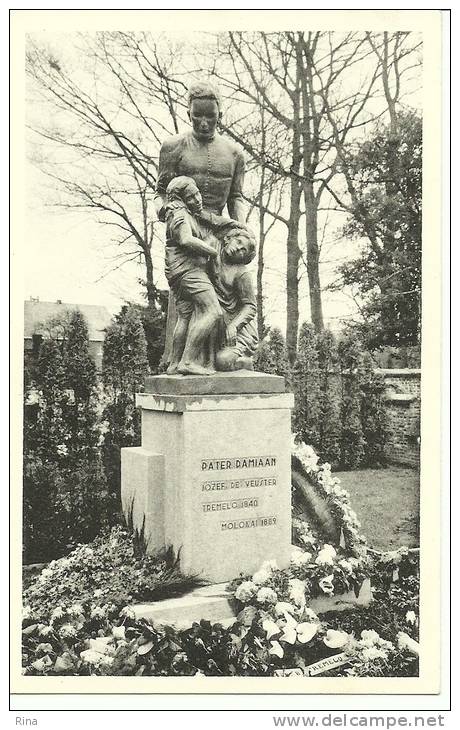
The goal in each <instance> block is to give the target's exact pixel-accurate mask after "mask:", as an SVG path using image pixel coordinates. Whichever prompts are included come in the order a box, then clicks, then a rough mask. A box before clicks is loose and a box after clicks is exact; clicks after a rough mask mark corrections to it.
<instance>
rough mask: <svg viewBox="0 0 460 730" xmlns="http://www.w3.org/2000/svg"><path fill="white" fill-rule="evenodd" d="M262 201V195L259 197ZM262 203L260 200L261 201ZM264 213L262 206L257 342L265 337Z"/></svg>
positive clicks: (258, 264) (258, 260)
mask: <svg viewBox="0 0 460 730" xmlns="http://www.w3.org/2000/svg"><path fill="white" fill-rule="evenodd" d="M260 198H261V199H262V194H261V195H260ZM261 203H262V200H261ZM264 218H265V215H264V212H263V209H262V204H261V206H260V208H259V250H258V252H257V294H256V298H257V299H256V301H257V334H258V336H259V340H262V339H263V337H264V335H265V317H264V292H263V274H264V243H265V231H264Z"/></svg>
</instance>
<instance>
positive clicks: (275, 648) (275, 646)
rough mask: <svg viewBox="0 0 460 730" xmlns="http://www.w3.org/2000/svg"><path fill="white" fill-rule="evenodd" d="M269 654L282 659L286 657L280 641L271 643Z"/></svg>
mask: <svg viewBox="0 0 460 730" xmlns="http://www.w3.org/2000/svg"><path fill="white" fill-rule="evenodd" d="M268 653H269V654H273V655H274V656H278V657H279V658H280V659H282V658H283V656H284V649H283V647H282V646H281V644H280V643H279V641H272V642H270V649H269V650H268Z"/></svg>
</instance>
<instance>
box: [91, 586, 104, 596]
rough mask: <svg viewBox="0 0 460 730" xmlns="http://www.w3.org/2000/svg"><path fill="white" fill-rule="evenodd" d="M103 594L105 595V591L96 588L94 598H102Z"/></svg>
mask: <svg viewBox="0 0 460 730" xmlns="http://www.w3.org/2000/svg"><path fill="white" fill-rule="evenodd" d="M102 593H103V591H102V589H101V588H96V590H95V591H94V593H93V596H94V598H99V597H100V596H102Z"/></svg>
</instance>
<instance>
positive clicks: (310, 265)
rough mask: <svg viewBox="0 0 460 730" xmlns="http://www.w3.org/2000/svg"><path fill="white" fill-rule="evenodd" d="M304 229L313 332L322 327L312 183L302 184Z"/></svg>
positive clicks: (316, 230) (316, 217)
mask: <svg viewBox="0 0 460 730" xmlns="http://www.w3.org/2000/svg"><path fill="white" fill-rule="evenodd" d="M304 199H305V229H306V237H307V274H308V287H309V292H310V311H311V321H312V323H313V326H314V328H315V332H322V330H323V329H324V322H323V306H322V302H321V282H320V278H319V247H318V211H317V207H316V198H315V193H314V190H313V184H312V183H311V182H309V181H307V182H306V183H305V184H304Z"/></svg>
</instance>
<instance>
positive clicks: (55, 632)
mask: <svg viewBox="0 0 460 730" xmlns="http://www.w3.org/2000/svg"><path fill="white" fill-rule="evenodd" d="M292 569H293V570H296V569H297V566H295V565H294V566H292ZM396 569H397V570H398V572H399V573H400V575H399V576H398V577H397V578H396V576H395V571H396ZM267 574H268V575H269V579H268V580H267ZM372 577H373V580H375V585H376V588H375V591H374V602H373V604H372V606H371V607H370V608H368V609H358V610H355V611H353V612H346V613H340V614H334V613H333V614H327V615H326V616H325V617H323V618H322V619H321V618H320V617H318V616H316V615H315V614H314V613H313V611H312V610H311V609H310V608H309V607H308V605H307V598H306V594H305V592H303V590H302V588H303V581H302V580H301V579H299V578H289V577H288V576H287V575H286V571H278V570H277V568H276V566H274V565H273V564H270V565H264V566H262V568H261V570H260V571H258V573H256V574H255V575H254V576H252V579H253V580H252V581H242V582H241V583H240V584H239V586H238V587H237V588H236V590H235V597H236V598H237V599H239V600H240V601H241V600H242V599H243V601H244V603H241V610H240V611H239V613H238V616H237V621H236V622H235V624H233V625H232V626H230V627H223V626H221V625H220V624H213V625H212V624H210V623H209V622H207V621H201V622H200V623H199V624H198V623H196V624H194V625H193V626H192V627H191V628H190V629H187V630H182V631H176V630H174V629H173V628H170V627H161V628H160V627H154V626H152V625H150V624H148V623H147V622H145V621H136V620H135V619H134V618H133V614H132V613H131V611H130V609H129V608H126V607H125V608H122V609H120V606H117V605H116V603H115V602H114V601H110V600H109V602H107V603H103V602H100V601H101V599H102V596H99V595H97V596H95V597H94V598H93V599H92V600H89V599H87V600H85V601H83V602H81V603H73V604H69V603H68V602H66V601H64V600H63V599H61V600H60V603H59V605H58V606H56V607H55V608H54V609H52V610H50V604H48V607H47V608H46V609H45V610H40V609H39V607H38V605H37V604H35V608H34V609H32V608H29V609H28V610H26V611H25V614H24V621H23V663H24V670H23V671H24V673H25V674H29V675H30V674H33V675H37V674H38V675H48V674H50V675H56V674H58V675H62V674H64V675H91V674H95V675H126V676H139V675H149V676H170V675H200V674H202V675H208V676H231V675H237V676H275V675H277V674H289V673H292V670H296V673H303V674H308V673H309V672H310V670H309V667H311V665H312V664H315V663H316V662H318V661H322V660H324V659H329V658H331V657H334V658H335V660H334V661H336V660H337V659H338V660H339V661H340V662H341V663H340V664H338V665H335V666H332V668H330V669H328V670H327V671H326V672H324V676H387V677H390V676H416V675H417V671H418V663H417V656H416V654H417V651H418V645H417V644H416V640H417V638H418V634H417V632H418V627H417V624H418V621H417V601H418V578H417V561H416V558H414V557H413V556H411V555H410V554H409V553H404V552H403V551H398V552H397V553H394V554H390V558H389V559H388V558H387V556H383V559H380V558H379V559H378V560H374V561H373V565H372ZM48 579H49V576H46V580H48ZM262 579H263V581H264V584H261V583H257V582H256V581H260V580H262ZM395 581H396V582H395ZM249 582H250V583H251V586H250V587H249V590H246V589H247V586H245V583H249ZM252 586H256V587H257V591H256V592H254V589H253V588H252ZM272 586H276V590H275V588H274V587H272ZM32 593H33V588H31V589H29V598H30V597H32ZM111 597H112V596H110V595H109V596H107V598H108V599H110V598H111ZM69 598H70V597H69ZM284 598H288V599H289V600H279V599H284Z"/></svg>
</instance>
